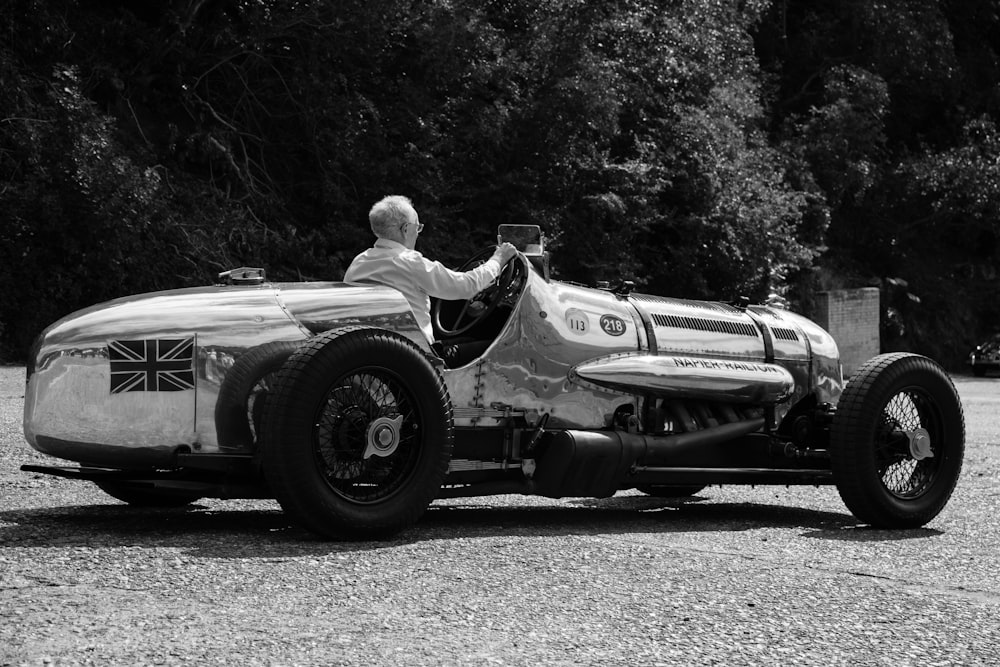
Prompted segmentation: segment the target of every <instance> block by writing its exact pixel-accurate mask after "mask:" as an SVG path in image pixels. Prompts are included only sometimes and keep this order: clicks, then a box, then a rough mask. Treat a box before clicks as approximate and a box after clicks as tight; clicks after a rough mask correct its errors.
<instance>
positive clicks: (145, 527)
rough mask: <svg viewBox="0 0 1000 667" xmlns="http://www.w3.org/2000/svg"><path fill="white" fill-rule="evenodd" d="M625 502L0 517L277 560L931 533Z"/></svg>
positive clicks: (720, 506) (62, 534) (106, 510)
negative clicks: (663, 539)
mask: <svg viewBox="0 0 1000 667" xmlns="http://www.w3.org/2000/svg"><path fill="white" fill-rule="evenodd" d="M704 501H705V499H703V498H699V497H698V496H694V497H690V498H684V499H665V498H652V497H647V496H626V497H613V498H604V499H576V500H566V501H553V503H558V504H553V505H543V506H531V505H528V506H516V505H515V506H502V507H497V506H491V505H486V504H475V503H474V502H470V503H468V504H464V503H461V504H454V501H452V504H447V505H432V506H431V507H430V508H429V509H428V511H427V512H426V513H425V514H424V516H423V518H422V519H421V520H420V522H419V523H418V524H417V525H416V526H414V527H413V528H411V529H409V530H408V531H406V532H404V533H402V534H401V535H398V536H396V537H394V538H392V539H390V540H385V541H357V540H349V539H345V540H343V541H337V540H334V541H324V540H320V539H319V538H316V537H315V536H313V535H311V534H310V533H308V532H306V531H304V530H303V529H301V528H299V527H297V526H294V525H292V524H291V522H290V521H289V520H288V517H287V516H286V515H285V514H284V513H283V512H282V511H281V510H280V509H279V508H278V507H277V505H275V508H274V509H273V510H272V509H237V510H227V509H219V508H218V507H215V506H206V505H199V504H193V505H190V506H187V507H185V508H180V509H146V508H133V507H129V506H127V505H77V506H65V507H50V508H38V509H25V510H13V511H7V512H0V544H2V545H3V547H4V548H46V547H52V548H62V547H74V546H81V547H95V546H100V545H113V546H132V547H146V548H182V549H188V550H191V552H192V553H191V555H194V556H201V557H207V558H247V557H253V558H268V557H286V556H302V555H322V554H329V553H337V552H353V551H366V550H378V549H385V548H392V547H395V546H399V545H401V544H408V543H416V542H425V541H434V540H451V539H459V538H462V539H468V538H490V537H539V536H550V535H619V534H654V533H655V534H669V533H677V534H683V533H696V532H723V531H748V530H756V529H768V528H789V529H803V530H804V531H805V532H804V533H800V535H802V536H804V537H809V538H815V539H827V540H843V541H852V542H863V541H874V542H877V541H887V540H900V539H913V538H926V537H929V536H934V535H936V534H939V531H934V530H931V529H926V528H924V529H915V530H904V531H885V530H874V529H870V528H866V527H862V526H859V525H858V522H857V520H856V519H854V518H853V517H852V516H850V515H849V514H847V513H846V512H845V513H834V512H825V511H820V510H814V509H802V508H796V507H788V506H782V505H771V504H762V503H725V502H704Z"/></svg>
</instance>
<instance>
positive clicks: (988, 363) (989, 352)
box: [968, 334, 1000, 378]
mask: <svg viewBox="0 0 1000 667" xmlns="http://www.w3.org/2000/svg"><path fill="white" fill-rule="evenodd" d="M968 364H969V366H970V367H971V368H972V374H973V375H975V376H976V377H979V378H981V377H983V376H984V375H986V372H987V371H995V370H1000V334H993V335H992V336H990V337H989V338H988V339H987V340H986V341H985V342H983V343H982V344H981V345H977V346H976V349H974V350H973V351H972V352H970V353H969V358H968Z"/></svg>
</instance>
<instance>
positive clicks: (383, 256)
mask: <svg viewBox="0 0 1000 667" xmlns="http://www.w3.org/2000/svg"><path fill="white" fill-rule="evenodd" d="M500 268H501V267H500V263H499V262H497V261H496V260H495V259H493V258H492V257H491V258H490V259H489V260H487V261H486V262H485V263H484V264H481V265H479V266H477V267H476V268H474V269H470V270H469V271H452V270H451V269H449V268H448V267H446V266H445V265H444V264H442V263H441V262H432V261H431V260H429V259H427V258H426V257H424V256H423V255H422V254H420V253H419V252H417V251H416V250H409V249H407V248H406V246H404V245H403V244H402V243H397V242H395V241H390V240H388V239H379V240H377V241H376V242H375V246H374V247H372V248H369V249H368V250H365V251H364V252H363V253H361V254H360V255H358V256H357V257H355V258H354V261H353V262H351V265H350V266H349V267H347V272H346V273H344V282H348V283H355V284H357V283H377V284H379V285H388V286H389V287H393V288H395V289H397V290H399V291H400V292H402V294H403V296H405V297H406V300H407V301H408V302H409V304H410V310H412V311H413V316H414V317H415V318H416V319H417V325H418V326H419V327H420V330H421V331H423V332H424V335H425V336H427V340H428V341H430V342H431V343H433V342H434V329H433V327H432V326H431V300H430V297H432V296H433V297H435V298H437V299H445V300H447V301H452V300H455V299H468V298H471V297H473V296H475V295H476V294H478V293H479V292H482V291H483V290H484V289H486V287H488V286H489V284H490V283H492V282H493V281H494V280H496V278H497V276H498V275H500Z"/></svg>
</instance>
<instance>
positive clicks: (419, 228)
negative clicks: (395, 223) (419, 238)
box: [399, 221, 424, 234]
mask: <svg viewBox="0 0 1000 667" xmlns="http://www.w3.org/2000/svg"><path fill="white" fill-rule="evenodd" d="M408 224H410V222H409V221H407V222H404V223H403V224H402V225H400V226H399V231H401V232H405V231H406V226H407V225H408ZM422 231H424V223H422V222H418V223H417V234H419V233H420V232H422Z"/></svg>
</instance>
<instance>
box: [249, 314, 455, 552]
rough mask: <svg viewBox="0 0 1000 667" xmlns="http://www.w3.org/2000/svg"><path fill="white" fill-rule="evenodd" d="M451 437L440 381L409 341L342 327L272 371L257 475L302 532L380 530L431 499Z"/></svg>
mask: <svg viewBox="0 0 1000 667" xmlns="http://www.w3.org/2000/svg"><path fill="white" fill-rule="evenodd" d="M452 439H453V435H452V413H451V403H450V400H449V398H448V392H447V388H446V387H445V385H444V382H443V380H442V379H441V377H440V375H439V374H438V372H437V371H436V370H435V368H434V367H433V366H432V365H431V363H430V361H429V360H428V359H427V357H426V356H425V355H424V353H423V352H422V351H421V350H420V349H419V348H418V347H417V346H416V345H414V344H413V343H411V342H410V341H408V340H406V339H405V338H402V337H400V336H398V335H396V334H394V333H391V332H388V331H383V330H378V329H368V328H360V327H357V328H347V329H341V330H337V331H331V332H327V333H325V334H322V335H320V336H317V337H316V338H315V339H313V340H312V341H310V343H308V344H307V345H306V346H305V347H303V348H300V350H299V351H298V352H296V353H295V354H294V355H293V356H292V357H291V358H290V359H289V360H288V362H287V363H286V364H285V366H284V367H283V368H282V371H281V372H280V373H279V376H278V381H277V390H276V392H275V393H274V394H273V395H272V396H270V397H269V400H268V403H267V405H266V409H265V414H264V419H263V427H262V447H263V450H262V451H263V463H264V474H265V477H266V479H267V481H268V483H269V484H270V486H271V490H272V491H273V492H274V494H275V495H276V496H277V499H278V502H279V503H280V504H281V506H282V508H283V509H284V510H285V511H286V512H287V513H288V514H289V515H290V516H292V517H293V518H294V519H295V520H296V521H298V522H299V523H301V524H302V525H303V526H305V527H306V528H308V529H309V530H311V531H313V532H315V533H317V534H319V535H322V536H324V537H328V538H334V537H343V536H345V535H352V536H361V537H385V536H389V535H392V534H393V533H396V532H398V531H400V530H403V529H404V528H406V527H408V526H410V525H411V524H413V523H414V522H415V521H416V520H417V519H418V518H419V517H420V515H421V514H422V513H423V512H424V510H425V509H426V507H427V505H428V504H429V503H430V502H431V501H432V500H433V499H434V497H435V496H436V494H437V491H438V489H439V488H440V486H441V483H442V481H443V480H444V476H445V474H446V473H447V471H448V463H449V461H450V458H451V448H452Z"/></svg>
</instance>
